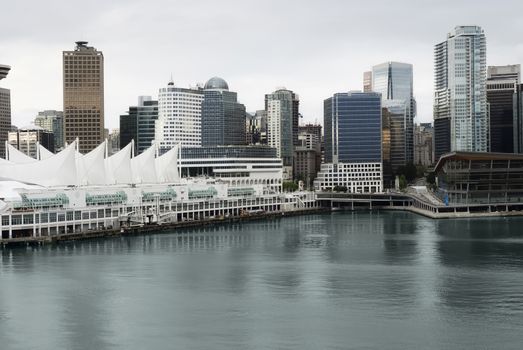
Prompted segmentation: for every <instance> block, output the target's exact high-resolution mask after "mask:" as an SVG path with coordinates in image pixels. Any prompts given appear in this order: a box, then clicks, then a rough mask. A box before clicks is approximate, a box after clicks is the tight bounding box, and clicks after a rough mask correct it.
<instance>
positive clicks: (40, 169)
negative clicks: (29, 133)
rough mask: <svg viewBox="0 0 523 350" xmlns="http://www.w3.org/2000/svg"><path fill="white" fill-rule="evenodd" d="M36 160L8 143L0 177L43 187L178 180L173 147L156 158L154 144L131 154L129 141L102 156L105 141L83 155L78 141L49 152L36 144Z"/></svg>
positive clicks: (132, 145)
mask: <svg viewBox="0 0 523 350" xmlns="http://www.w3.org/2000/svg"><path fill="white" fill-rule="evenodd" d="M39 147H40V149H39V153H40V160H37V159H33V158H31V157H28V156H26V155H25V154H24V153H22V152H20V151H18V150H17V149H16V148H14V147H13V146H11V145H8V146H7V149H8V156H9V160H5V159H1V158H0V179H3V180H12V181H19V182H23V183H27V184H35V185H40V186H45V187H63V186H103V185H117V184H157V183H175V182H179V181H180V174H179V171H178V154H179V150H180V148H179V147H180V146H179V145H178V146H176V147H174V148H172V149H171V150H169V151H168V152H167V153H165V154H163V155H162V156H160V157H156V153H157V148H156V146H155V145H153V146H151V147H149V148H148V149H147V150H145V151H144V152H143V153H142V154H140V155H138V156H136V157H132V151H133V148H134V143H133V142H131V143H130V144H128V145H127V146H125V147H124V148H122V149H121V150H120V151H118V152H117V153H115V154H113V155H112V156H110V157H106V152H107V141H105V142H103V143H101V144H100V145H99V146H98V147H96V148H95V149H94V150H92V151H91V152H89V153H87V154H81V153H79V152H78V140H76V141H75V142H73V143H71V144H70V145H68V146H67V147H66V148H65V149H64V150H63V151H61V152H59V153H57V154H53V153H51V152H49V151H48V150H46V149H45V148H44V147H42V146H40V145H39Z"/></svg>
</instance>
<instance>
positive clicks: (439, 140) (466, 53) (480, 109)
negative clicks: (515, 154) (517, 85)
mask: <svg viewBox="0 0 523 350" xmlns="http://www.w3.org/2000/svg"><path fill="white" fill-rule="evenodd" d="M486 56H487V48H486V39H485V34H484V32H483V29H481V27H478V26H457V27H456V28H454V30H453V31H451V32H450V33H449V34H448V35H447V40H445V41H444V42H442V43H439V44H437V45H436V46H435V48H434V63H435V69H434V71H435V72H434V74H435V93H434V127H435V153H436V157H439V156H441V155H442V154H444V153H446V152H449V151H473V152H488V151H489V115H488V110H487V95H486V73H487V64H486Z"/></svg>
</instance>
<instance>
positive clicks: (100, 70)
mask: <svg viewBox="0 0 523 350" xmlns="http://www.w3.org/2000/svg"><path fill="white" fill-rule="evenodd" d="M63 77H64V135H65V141H66V142H67V143H71V142H73V141H74V140H75V139H76V138H77V137H78V139H79V141H80V142H79V146H80V152H82V153H86V152H89V151H91V150H92V149H94V148H95V147H96V146H98V145H99V144H100V143H101V142H102V141H103V138H104V57H103V54H102V52H100V51H97V50H96V49H95V48H94V47H90V46H87V42H86V41H77V42H76V48H75V49H74V51H64V52H63Z"/></svg>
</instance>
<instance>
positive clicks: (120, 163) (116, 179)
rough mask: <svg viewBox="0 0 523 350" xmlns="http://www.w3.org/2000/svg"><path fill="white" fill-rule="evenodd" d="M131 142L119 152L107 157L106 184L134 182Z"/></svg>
mask: <svg viewBox="0 0 523 350" xmlns="http://www.w3.org/2000/svg"><path fill="white" fill-rule="evenodd" d="M132 147H133V143H132V142H131V143H129V144H128V145H127V146H125V147H124V148H122V149H121V150H120V151H118V152H117V153H115V154H113V155H112V156H110V157H109V158H106V159H105V174H106V184H129V183H132V170H131V150H132Z"/></svg>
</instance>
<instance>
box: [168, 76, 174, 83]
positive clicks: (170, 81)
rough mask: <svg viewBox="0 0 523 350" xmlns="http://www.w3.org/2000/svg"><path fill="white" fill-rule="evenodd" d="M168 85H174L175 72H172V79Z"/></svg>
mask: <svg viewBox="0 0 523 350" xmlns="http://www.w3.org/2000/svg"><path fill="white" fill-rule="evenodd" d="M167 85H174V80H173V73H171V80H169V84H167Z"/></svg>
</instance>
